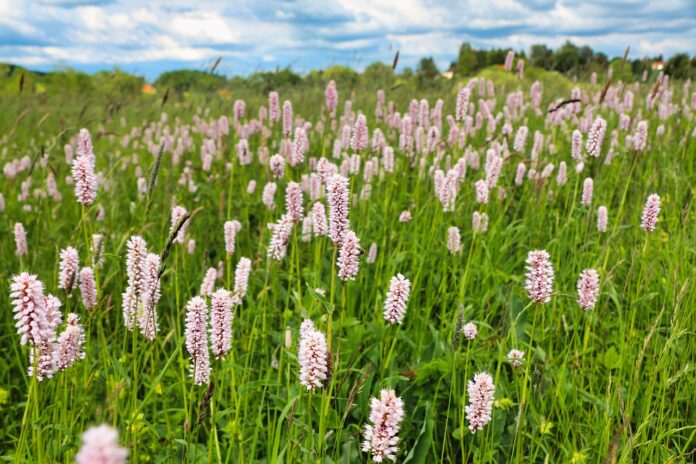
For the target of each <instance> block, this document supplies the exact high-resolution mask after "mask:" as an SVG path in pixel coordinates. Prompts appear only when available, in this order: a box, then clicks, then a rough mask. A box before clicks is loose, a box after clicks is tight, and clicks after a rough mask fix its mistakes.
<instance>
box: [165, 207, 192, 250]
mask: <svg viewBox="0 0 696 464" xmlns="http://www.w3.org/2000/svg"><path fill="white" fill-rule="evenodd" d="M186 213H187V211H186V208H184V207H182V206H175V207H173V208H172V221H171V222H172V226H171V228H170V229H169V234H170V235H171V234H172V233H174V230H175V229H176V226H177V225H179V221H180V220H181V218H183V217H184V216H186ZM187 228H188V220H186V222H184V223H183V224H182V225H181V227H180V228H179V232H178V233H177V234H176V237H175V238H174V241H173V243H179V244H183V243H184V235H186V229H187Z"/></svg>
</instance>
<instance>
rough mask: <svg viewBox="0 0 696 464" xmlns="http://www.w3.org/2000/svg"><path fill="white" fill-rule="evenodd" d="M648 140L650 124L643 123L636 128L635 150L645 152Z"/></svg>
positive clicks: (634, 137) (634, 135)
mask: <svg viewBox="0 0 696 464" xmlns="http://www.w3.org/2000/svg"><path fill="white" fill-rule="evenodd" d="M647 140H648V122H647V121H641V122H639V123H638V126H636V132H635V134H633V148H635V149H636V151H638V152H641V151H643V150H645V144H646V142H647Z"/></svg>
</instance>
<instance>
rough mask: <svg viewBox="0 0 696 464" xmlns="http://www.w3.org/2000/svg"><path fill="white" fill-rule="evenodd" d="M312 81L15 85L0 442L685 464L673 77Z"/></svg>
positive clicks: (690, 314) (685, 330)
mask: <svg viewBox="0 0 696 464" xmlns="http://www.w3.org/2000/svg"><path fill="white" fill-rule="evenodd" d="M327 85H329V83H328V82H324V83H322V84H321V86H315V88H312V89H310V90H306V91H304V92H298V91H297V90H292V89H284V88H279V89H275V90H277V91H278V100H277V101H273V99H274V98H275V96H270V97H269V95H268V94H267V93H266V92H263V93H261V92H257V93H245V94H243V95H241V96H239V95H236V94H235V93H234V92H232V94H231V95H217V94H211V95H200V94H183V95H177V96H175V95H171V96H170V95H167V96H164V89H158V92H159V93H158V94H156V95H155V96H151V95H142V96H140V97H138V98H136V99H134V100H130V101H128V102H126V103H119V102H114V101H113V100H112V99H111V98H110V97H109V95H104V96H103V98H101V99H99V100H94V99H85V100H80V98H79V95H76V94H73V95H72V96H67V95H60V94H55V93H54V94H51V93H50V92H49V94H48V95H46V94H32V93H31V92H28V91H26V90H25V91H24V92H23V93H21V94H19V93H18V92H17V90H16V88H13V92H14V93H13V94H9V93H8V92H6V95H5V96H4V97H2V100H0V101H3V103H2V108H3V113H4V114H3V115H2V116H0V164H2V166H3V176H2V183H0V192H1V193H2V198H1V200H2V201H1V202H0V206H1V207H2V208H0V209H1V210H2V213H0V227H1V228H2V235H1V237H2V248H1V249H0V264H1V267H2V269H3V271H4V278H3V286H4V287H3V289H4V290H3V291H0V304H1V305H2V307H3V308H4V311H3V315H2V316H1V317H0V321H1V322H2V331H1V333H0V346H1V347H2V356H0V408H1V411H2V419H1V420H0V424H2V427H0V454H2V459H1V460H2V461H7V462H28V463H51V462H73V461H74V460H75V459H76V456H77V457H78V462H101V461H89V460H88V459H87V458H86V457H85V456H87V454H86V452H85V451H84V450H83V452H80V448H81V447H88V446H96V445H94V443H92V444H91V445H90V443H89V441H90V436H89V435H86V436H85V437H84V441H85V443H84V444H83V438H82V434H83V433H84V432H85V431H86V430H88V429H89V428H90V427H94V426H98V425H100V424H107V425H108V426H110V427H112V428H113V429H115V430H117V431H118V438H116V437H114V436H109V435H108V433H106V432H104V430H106V429H100V430H101V432H99V431H97V432H95V433H93V434H92V436H91V439H92V440H93V439H94V437H95V436H96V435H98V434H99V433H101V435H100V436H99V437H98V438H99V439H101V440H105V441H106V443H107V445H108V443H109V440H111V442H112V445H111V446H113V447H116V446H117V445H116V444H115V443H116V440H117V442H118V446H119V447H121V451H123V450H124V449H125V450H127V452H128V460H129V462H132V463H136V462H167V463H168V462H225V463H251V462H272V463H276V462H278V463H279V462H285V463H297V462H321V463H328V462H339V463H355V462H370V461H372V460H374V461H378V460H380V459H384V460H386V461H388V460H389V459H391V458H395V459H396V461H397V462H411V463H433V462H446V463H461V462H476V463H483V462H515V463H521V462H524V463H531V462H538V463H541V462H544V463H546V462H548V463H561V462H571V463H596V462H606V463H614V462H619V463H634V462H640V463H658V462H659V463H663V462H671V463H687V462H693V461H694V460H695V459H696V453H695V450H696V402H695V401H694V400H695V399H696V395H695V393H694V384H695V382H696V371H695V368H694V361H695V360H696V342H695V340H694V331H695V330H696V313H695V312H694V309H695V308H696V291H695V290H694V278H695V277H696V275H695V274H694V268H695V264H696V258H695V253H696V235H695V234H694V226H695V225H696V223H695V222H694V206H693V203H694V200H693V199H694V193H695V192H694V189H695V188H696V172H695V167H696V119H695V118H694V115H695V114H696V96H695V95H696V94H694V90H695V89H694V87H693V86H692V85H691V83H690V82H680V81H677V80H669V79H668V78H667V77H666V76H662V75H660V76H657V75H652V76H650V77H649V79H648V80H647V81H640V80H639V81H637V82H632V81H631V82H622V81H620V80H618V79H615V80H610V79H609V78H608V77H607V76H599V78H598V79H597V82H596V83H591V82H590V81H589V79H587V80H584V79H581V80H580V81H578V82H576V83H574V82H572V81H571V80H569V79H567V78H566V77H563V76H560V75H553V74H550V73H546V72H542V71H539V70H534V69H530V70H528V71H527V73H526V74H525V75H524V76H523V77H522V78H518V76H517V75H516V74H515V71H514V70H513V71H507V72H506V71H504V70H502V69H499V68H497V67H496V68H490V69H486V70H484V71H482V72H481V73H480V74H479V75H478V76H476V77H472V78H467V79H458V78H455V79H453V80H451V81H446V82H444V83H440V84H439V85H438V86H437V87H436V88H431V89H425V90H422V91H419V90H418V89H416V88H414V87H413V86H408V85H404V86H394V87H393V88H385V89H384V91H383V92H379V93H377V92H375V91H374V90H373V89H369V90H368V89H363V88H361V87H359V86H358V87H354V88H352V87H347V86H342V85H341V83H340V82H339V83H338V85H337V86H336V87H335V90H336V92H337V93H336V94H335V95H334V94H333V91H332V88H328V90H326V91H325V88H327ZM375 90H376V89H375ZM325 94H326V95H325ZM286 100H287V101H289V102H290V103H284V102H285V101H286ZM350 100H352V102H353V103H352V105H351V104H350V103H349V101H350ZM239 102H242V103H239ZM276 105H277V106H276ZM289 105H290V106H291V107H292V108H291V111H292V114H290V113H289V110H290V108H289ZM261 107H263V109H261V110H260V108H261ZM602 121H603V122H604V123H602ZM363 123H364V125H363ZM83 128H84V129H85V130H84V131H83V130H82V129H83ZM276 154H278V156H274V155H276ZM588 179H590V180H588ZM271 185H274V186H275V187H272V186H271ZM653 194H655V195H657V197H656V196H651V195H653ZM316 205H321V206H316ZM605 214H606V221H605V220H604V218H602V216H603V215H605ZM228 221H230V222H228ZM17 224H21V226H17ZM22 229H23V230H22ZM24 235H25V236H26V238H25V239H24V238H23V236H24ZM95 235H98V238H97V239H96V241H95V238H94V236H95ZM99 237H100V238H99ZM24 240H25V242H24ZM97 242H99V243H97ZM95 244H96V245H95ZM24 245H25V246H24ZM70 247H72V248H70ZM539 250H545V251H546V252H547V254H545V253H541V252H539ZM85 268H87V269H85ZM586 271H587V272H586ZM24 273H27V274H24ZM581 274H582V277H581ZM399 275H401V276H402V277H397V276H399ZM221 289H222V290H221ZM49 294H50V295H54V296H55V298H57V299H58V300H59V301H60V303H61V306H60V308H59V311H60V313H61V314H62V317H60V318H59V317H57V313H56V307H57V300H56V299H55V298H50V297H48V295H49ZM69 313H73V314H74V315H76V316H77V318H75V316H74V315H73V316H70V317H69V316H68V314H69ZM306 320H309V321H311V323H310V322H304V321H306ZM129 326H130V327H129ZM514 350H517V351H514ZM34 352H36V353H37V355H36V356H33V355H30V354H33V353H34ZM81 352H84V356H81V355H80V353H81ZM208 366H209V369H210V370H209V371H208ZM28 372H31V373H35V374H36V375H28ZM476 374H480V375H477V377H476V380H477V381H476V382H473V380H474V378H475V375H476ZM490 382H492V384H493V385H492V386H491V385H490V384H489V383H490ZM384 390H386V391H384ZM391 390H393V395H392V393H391ZM371 398H378V399H379V398H382V399H383V400H384V401H382V402H381V403H380V402H378V401H377V400H374V401H371ZM397 398H400V400H401V401H399V400H398V399H397ZM469 405H471V406H470V407H469V408H468V409H467V407H468V406H469ZM371 408H372V409H373V411H372V414H371ZM368 424H369V425H371V426H372V428H369V429H367V431H366V425H368ZM396 437H398V442H397V441H396ZM93 441H94V440H93ZM364 441H367V443H366V444H365V445H363V442H364ZM385 448H386V449H385ZM389 448H392V449H389ZM78 452H80V454H78ZM119 459H121V460H119ZM122 459H123V458H122V457H121V458H117V459H116V460H115V461H113V462H122ZM104 462H106V461H104Z"/></svg>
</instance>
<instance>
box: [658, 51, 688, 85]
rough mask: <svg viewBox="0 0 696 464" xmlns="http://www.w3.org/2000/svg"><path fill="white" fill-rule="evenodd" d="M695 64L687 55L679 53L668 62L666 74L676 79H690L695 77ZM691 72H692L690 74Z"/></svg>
mask: <svg viewBox="0 0 696 464" xmlns="http://www.w3.org/2000/svg"><path fill="white" fill-rule="evenodd" d="M693 69H694V64H693V60H692V59H691V58H689V55H687V54H686V53H678V54H676V55H674V56H673V57H672V58H670V59H669V60H667V63H666V64H665V72H666V73H667V74H669V75H670V76H671V77H674V78H676V79H688V78H689V77H693V76H692V73H693ZM690 71H691V72H690Z"/></svg>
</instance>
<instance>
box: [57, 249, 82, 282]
mask: <svg viewBox="0 0 696 464" xmlns="http://www.w3.org/2000/svg"><path fill="white" fill-rule="evenodd" d="M59 267H60V272H59V274H58V288H60V289H62V290H71V289H73V288H76V287H77V280H78V279H77V272H78V270H79V268H80V257H79V256H78V254H77V250H76V249H75V248H73V247H67V248H65V249H63V250H61V252H60V265H59Z"/></svg>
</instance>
